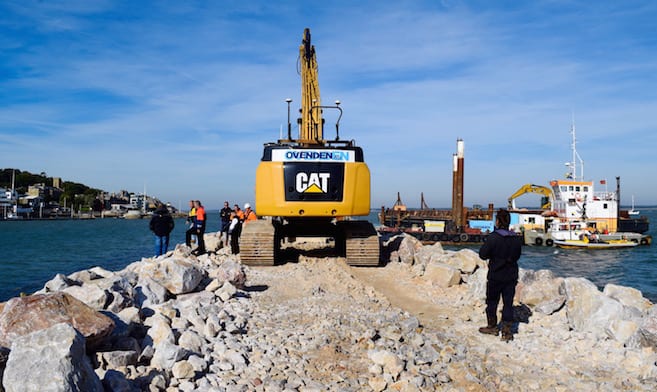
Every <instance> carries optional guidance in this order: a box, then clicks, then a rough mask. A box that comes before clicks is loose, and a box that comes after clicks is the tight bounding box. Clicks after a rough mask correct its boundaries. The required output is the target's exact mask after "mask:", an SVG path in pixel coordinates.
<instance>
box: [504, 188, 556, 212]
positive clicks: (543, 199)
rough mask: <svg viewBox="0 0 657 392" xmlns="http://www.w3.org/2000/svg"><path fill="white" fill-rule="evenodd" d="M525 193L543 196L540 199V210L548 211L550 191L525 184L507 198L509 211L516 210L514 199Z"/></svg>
mask: <svg viewBox="0 0 657 392" xmlns="http://www.w3.org/2000/svg"><path fill="white" fill-rule="evenodd" d="M526 193H538V194H540V195H543V197H541V209H542V210H549V209H550V206H551V204H552V203H551V202H550V197H552V189H550V188H548V187H545V186H542V185H534V184H525V185H523V186H521V187H520V188H519V189H518V190H517V191H516V192H515V193H514V194H513V195H511V196H509V209H510V210H515V209H516V199H517V198H518V197H520V196H522V195H524V194H526Z"/></svg>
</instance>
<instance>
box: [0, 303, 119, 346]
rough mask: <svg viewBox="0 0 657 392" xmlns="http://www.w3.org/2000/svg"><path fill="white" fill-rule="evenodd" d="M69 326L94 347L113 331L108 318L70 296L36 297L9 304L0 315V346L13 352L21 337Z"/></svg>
mask: <svg viewBox="0 0 657 392" xmlns="http://www.w3.org/2000/svg"><path fill="white" fill-rule="evenodd" d="M59 323H67V324H70V325H71V326H73V328H75V329H77V330H78V331H79V332H80V333H81V334H82V335H83V336H84V337H85V338H86V339H87V346H90V347H94V346H96V344H98V343H100V342H101V341H102V340H103V339H104V338H105V337H106V336H108V335H109V334H110V333H111V332H112V330H113V329H114V322H113V321H112V319H110V318H109V317H107V316H105V315H104V314H101V313H99V312H97V311H95V310H94V309H92V308H90V307H89V306H87V305H85V304H84V303H83V302H82V301H79V300H77V299H75V298H74V297H72V296H71V295H69V294H66V293H62V292H57V293H52V294H35V295H31V296H28V297H17V298H12V299H11V300H9V301H8V302H7V304H6V306H5V308H4V310H3V311H2V313H0V346H5V347H9V348H11V346H12V342H13V341H14V340H15V339H17V338H18V337H20V336H23V335H27V334H30V333H32V332H36V331H40V330H43V329H47V328H50V327H52V326H53V325H55V324H59Z"/></svg>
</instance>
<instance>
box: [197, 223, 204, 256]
mask: <svg viewBox="0 0 657 392" xmlns="http://www.w3.org/2000/svg"><path fill="white" fill-rule="evenodd" d="M204 234H205V227H201V228H197V229H196V243H197V244H198V247H197V248H196V252H197V253H199V254H202V253H205V239H204V238H203V235H204Z"/></svg>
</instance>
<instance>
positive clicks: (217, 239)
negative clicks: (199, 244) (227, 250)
mask: <svg viewBox="0 0 657 392" xmlns="http://www.w3.org/2000/svg"><path fill="white" fill-rule="evenodd" d="M220 234H221V233H206V234H205V235H204V236H203V240H204V241H205V250H207V251H208V252H216V251H218V250H219V249H220V248H221V246H222V244H221V236H220Z"/></svg>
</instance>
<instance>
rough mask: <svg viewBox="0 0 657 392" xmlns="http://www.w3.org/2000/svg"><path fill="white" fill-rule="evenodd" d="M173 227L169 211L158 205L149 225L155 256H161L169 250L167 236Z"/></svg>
mask: <svg viewBox="0 0 657 392" xmlns="http://www.w3.org/2000/svg"><path fill="white" fill-rule="evenodd" d="M174 226H175V225H174V223H173V218H172V217H171V214H169V209H168V208H167V207H166V206H165V205H163V204H159V205H158V206H157V209H156V210H155V212H154V213H153V217H152V218H151V221H150V223H149V227H150V229H151V231H152V232H153V234H155V256H161V255H163V254H165V253H166V252H167V250H168V249H169V235H170V234H171V231H172V230H173V227H174Z"/></svg>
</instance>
